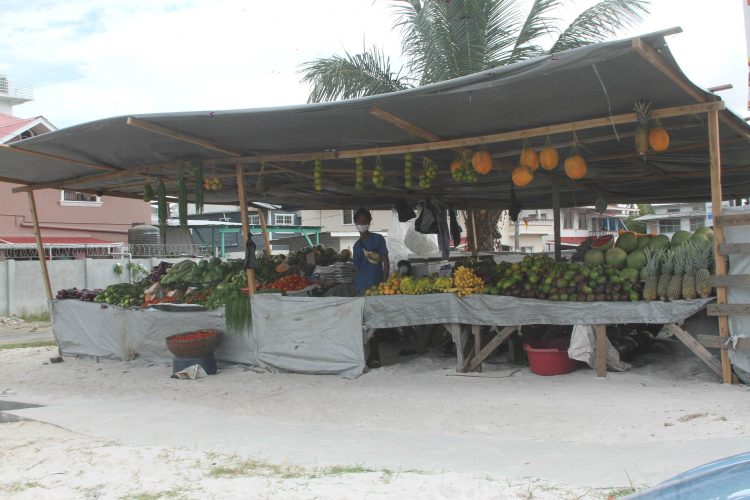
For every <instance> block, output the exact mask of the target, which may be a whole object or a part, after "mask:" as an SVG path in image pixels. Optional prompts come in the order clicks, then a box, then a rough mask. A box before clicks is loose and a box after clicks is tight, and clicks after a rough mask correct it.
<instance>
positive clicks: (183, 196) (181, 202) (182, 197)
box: [177, 177, 188, 229]
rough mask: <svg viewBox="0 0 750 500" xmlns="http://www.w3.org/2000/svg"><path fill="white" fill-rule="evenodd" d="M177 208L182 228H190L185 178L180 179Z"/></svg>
mask: <svg viewBox="0 0 750 500" xmlns="http://www.w3.org/2000/svg"><path fill="white" fill-rule="evenodd" d="M177 192H178V197H177V208H178V212H179V215H180V227H181V228H183V229H187V227H188V213H187V212H188V200H187V182H185V177H180V180H179V181H178V182H177Z"/></svg>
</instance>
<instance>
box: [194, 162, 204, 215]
mask: <svg viewBox="0 0 750 500" xmlns="http://www.w3.org/2000/svg"><path fill="white" fill-rule="evenodd" d="M193 165H194V167H195V168H194V169H193V178H194V180H195V213H197V214H202V213H203V165H201V163H200V162H193Z"/></svg>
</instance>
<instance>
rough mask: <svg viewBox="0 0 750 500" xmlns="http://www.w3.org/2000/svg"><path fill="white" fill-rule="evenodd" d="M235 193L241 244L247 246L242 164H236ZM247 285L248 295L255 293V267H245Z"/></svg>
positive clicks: (248, 232) (246, 217)
mask: <svg viewBox="0 0 750 500" xmlns="http://www.w3.org/2000/svg"><path fill="white" fill-rule="evenodd" d="M236 169H237V195H238V196H239V199H240V220H241V221H242V246H243V247H245V248H247V239H248V238H249V237H250V221H249V220H248V216H247V198H246V197H245V169H244V168H242V164H241V163H238V164H237V167H236ZM246 271H247V287H248V293H249V294H250V295H254V294H255V269H246Z"/></svg>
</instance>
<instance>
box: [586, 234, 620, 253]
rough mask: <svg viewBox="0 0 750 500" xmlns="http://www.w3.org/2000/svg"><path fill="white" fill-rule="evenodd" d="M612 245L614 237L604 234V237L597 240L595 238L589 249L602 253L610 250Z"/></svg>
mask: <svg viewBox="0 0 750 500" xmlns="http://www.w3.org/2000/svg"><path fill="white" fill-rule="evenodd" d="M614 244H615V237H614V236H612V235H611V234H605V235H604V236H599V237H598V238H596V239H595V240H594V241H593V243H591V248H596V249H597V250H601V251H602V252H603V251H605V250H609V249H610V248H612V246H613V245H614Z"/></svg>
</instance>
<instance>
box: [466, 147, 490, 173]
mask: <svg viewBox="0 0 750 500" xmlns="http://www.w3.org/2000/svg"><path fill="white" fill-rule="evenodd" d="M471 166H472V167H474V170H476V172H477V173H478V174H481V175H486V174H489V173H490V171H492V155H491V154H490V153H489V151H477V152H476V153H474V156H472V157H471Z"/></svg>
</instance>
